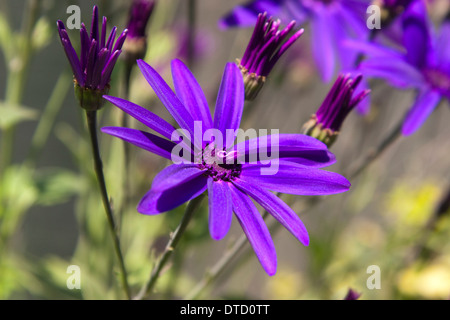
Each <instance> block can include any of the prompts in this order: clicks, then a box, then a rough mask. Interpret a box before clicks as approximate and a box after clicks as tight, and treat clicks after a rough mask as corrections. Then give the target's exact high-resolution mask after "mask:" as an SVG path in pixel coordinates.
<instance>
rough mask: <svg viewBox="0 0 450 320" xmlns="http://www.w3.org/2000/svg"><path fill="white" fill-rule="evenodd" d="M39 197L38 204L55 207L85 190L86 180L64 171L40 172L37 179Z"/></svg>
mask: <svg viewBox="0 0 450 320" xmlns="http://www.w3.org/2000/svg"><path fill="white" fill-rule="evenodd" d="M35 183H36V188H37V190H38V193H39V196H38V199H37V203H38V204H41V205H54V204H58V203H62V202H64V201H66V200H67V199H68V198H69V197H70V196H72V195H74V194H77V193H78V192H79V191H81V190H82V189H83V186H84V185H85V180H84V179H83V177H81V176H79V175H78V174H75V173H74V172H71V171H68V170H63V169H50V170H44V171H40V172H39V173H38V174H37V176H36V179H35Z"/></svg>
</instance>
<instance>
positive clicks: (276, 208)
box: [233, 179, 309, 246]
mask: <svg viewBox="0 0 450 320" xmlns="http://www.w3.org/2000/svg"><path fill="white" fill-rule="evenodd" d="M233 184H235V185H236V186H237V187H238V188H239V189H241V190H242V191H244V192H245V193H247V194H248V195H250V196H251V197H252V198H253V199H255V201H256V202H258V203H259V204H260V205H261V206H262V207H263V208H264V209H266V210H267V212H269V213H270V214H271V215H272V216H273V217H274V218H275V219H276V220H277V221H278V222H280V223H281V224H282V225H283V226H284V227H285V228H286V229H287V230H289V232H291V233H292V234H293V235H294V237H296V238H297V239H298V240H299V241H300V242H301V243H303V244H304V245H305V246H307V245H308V244H309V236H308V231H307V230H306V227H305V226H304V224H303V222H302V221H301V220H300V218H299V217H298V216H297V214H296V213H295V212H294V211H293V210H292V209H291V208H290V207H289V206H288V205H287V204H286V203H284V202H283V201H282V200H281V199H280V198H278V197H277V196H276V195H274V194H273V193H271V192H269V191H267V190H265V189H263V188H260V187H259V186H258V185H251V184H249V183H247V182H245V181H244V180H241V179H235V180H234V181H233Z"/></svg>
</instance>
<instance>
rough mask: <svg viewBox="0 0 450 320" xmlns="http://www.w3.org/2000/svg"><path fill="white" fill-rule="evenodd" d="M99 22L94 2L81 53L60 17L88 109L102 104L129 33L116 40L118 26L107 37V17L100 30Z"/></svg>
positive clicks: (63, 39) (63, 37) (83, 32)
mask: <svg viewBox="0 0 450 320" xmlns="http://www.w3.org/2000/svg"><path fill="white" fill-rule="evenodd" d="M98 24H99V20H98V8H97V6H94V8H93V13H92V24H91V32H90V34H89V33H88V31H87V29H86V26H85V25H84V23H82V24H81V29H80V42H81V49H80V55H79V57H78V56H77V53H76V51H75V49H74V48H73V46H72V43H71V42H70V39H69V35H68V33H67V31H66V28H65V26H64V23H63V22H62V21H61V20H58V21H57V26H58V32H59V37H60V39H61V43H62V45H63V48H64V51H65V52H66V55H67V58H68V59H69V63H70V66H71V67H72V71H73V75H74V83H75V92H76V96H77V97H78V99H79V102H80V105H81V107H82V108H84V109H86V110H97V109H99V108H100V107H101V105H102V102H103V99H102V95H103V94H106V93H107V92H108V90H109V81H110V79H111V73H112V71H113V69H114V66H115V64H116V61H117V59H118V57H119V55H120V53H121V52H122V50H121V49H122V46H123V43H124V41H125V38H126V36H127V30H126V29H125V30H124V31H123V32H122V33H121V34H120V36H119V37H118V38H117V41H116V43H115V44H114V40H115V37H116V30H117V28H116V27H114V28H112V30H111V33H110V35H109V37H108V39H106V17H103V19H102V26H101V33H100V34H99V25H98Z"/></svg>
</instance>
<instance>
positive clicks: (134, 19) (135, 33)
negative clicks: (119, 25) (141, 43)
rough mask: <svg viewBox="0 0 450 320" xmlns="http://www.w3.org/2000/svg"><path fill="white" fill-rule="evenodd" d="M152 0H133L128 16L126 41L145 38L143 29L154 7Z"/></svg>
mask: <svg viewBox="0 0 450 320" xmlns="http://www.w3.org/2000/svg"><path fill="white" fill-rule="evenodd" d="M155 3H156V2H155V1H154V0H135V1H134V2H133V4H132V5H131V8H130V13H129V16H128V24H127V29H128V40H130V39H134V38H142V37H146V32H145V29H146V27H147V23H148V20H149V19H150V16H151V14H152V12H153V9H154V7H155Z"/></svg>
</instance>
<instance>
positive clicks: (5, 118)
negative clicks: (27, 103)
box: [0, 26, 38, 130]
mask: <svg viewBox="0 0 450 320" xmlns="http://www.w3.org/2000/svg"><path fill="white" fill-rule="evenodd" d="M0 27H1V26H0ZM37 115H38V113H37V112H36V110H34V109H30V108H26V107H23V106H14V105H10V104H6V103H3V102H0V129H3V130H5V129H8V128H10V127H12V126H14V125H16V124H17V123H19V122H22V121H27V120H35V119H36V118H37Z"/></svg>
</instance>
